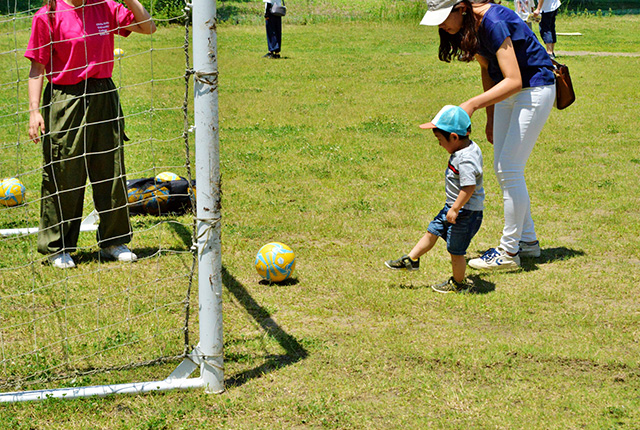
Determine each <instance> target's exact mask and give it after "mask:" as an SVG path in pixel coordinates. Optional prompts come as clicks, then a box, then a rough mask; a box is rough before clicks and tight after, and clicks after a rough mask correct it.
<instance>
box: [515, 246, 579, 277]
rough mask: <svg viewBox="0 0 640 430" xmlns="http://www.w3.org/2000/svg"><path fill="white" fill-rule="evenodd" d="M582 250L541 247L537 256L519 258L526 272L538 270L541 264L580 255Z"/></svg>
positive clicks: (562, 247)
mask: <svg viewBox="0 0 640 430" xmlns="http://www.w3.org/2000/svg"><path fill="white" fill-rule="evenodd" d="M584 254H585V253H584V251H580V250H577V249H571V248H565V247H564V246H561V247H558V248H543V249H542V251H541V253H540V257H538V258H523V259H522V260H521V263H520V264H521V265H522V269H523V270H524V271H526V272H531V271H533V270H538V266H539V265H541V264H549V263H555V262H556V261H565V260H568V259H570V258H574V257H580V256H582V255H584Z"/></svg>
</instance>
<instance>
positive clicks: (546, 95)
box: [421, 0, 556, 270]
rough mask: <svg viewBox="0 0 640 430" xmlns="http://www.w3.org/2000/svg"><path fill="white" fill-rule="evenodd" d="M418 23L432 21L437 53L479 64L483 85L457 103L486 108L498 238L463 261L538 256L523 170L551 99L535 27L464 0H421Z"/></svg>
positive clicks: (491, 262) (548, 69) (506, 261)
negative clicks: (498, 204)
mask: <svg viewBox="0 0 640 430" xmlns="http://www.w3.org/2000/svg"><path fill="white" fill-rule="evenodd" d="M427 5H428V7H429V10H428V12H427V13H426V15H425V16H424V18H423V19H422V22H421V24H422V25H433V26H438V27H439V33H440V49H439V53H438V57H439V58H440V60H442V61H445V62H450V61H451V59H452V58H457V59H459V60H461V61H465V62H470V61H473V60H474V59H475V60H477V61H478V63H479V64H480V70H481V77H482V86H483V88H484V92H483V93H481V94H479V95H477V96H475V97H472V98H470V99H469V100H467V101H465V102H464V103H462V104H461V105H460V107H462V108H463V109H464V110H465V111H467V113H468V114H469V116H472V115H473V113H474V112H475V111H476V110H478V109H482V108H486V110H487V125H486V135H487V139H488V140H489V142H491V143H493V152H494V165H493V167H494V170H495V172H496V176H497V177H498V182H499V183H500V187H501V188H502V193H503V201H504V218H505V225H504V230H503V232H502V238H501V240H500V244H499V245H498V246H497V247H496V248H491V249H489V250H488V251H486V252H485V253H484V254H483V255H482V256H481V257H480V258H475V259H472V260H470V261H469V265H470V266H471V267H473V268H476V269H489V270H491V269H512V268H516V267H519V266H520V257H539V256H540V245H539V243H538V239H537V237H536V233H535V230H534V225H533V219H532V218H531V207H530V201H529V193H528V191H527V185H526V183H525V179H524V169H525V166H526V163H527V160H528V158H529V155H530V154H531V151H532V150H533V147H534V145H535V143H536V140H537V139H538V135H539V134H540V131H541V130H542V127H543V126H544V124H545V122H546V121H547V118H548V117H549V114H550V113H551V109H552V107H553V103H554V100H555V98H556V89H555V78H554V75H553V72H552V67H553V66H552V64H551V60H550V59H549V55H547V52H546V50H545V48H544V47H543V46H542V45H541V44H540V43H539V42H538V40H537V38H536V36H535V34H534V33H533V32H532V31H531V29H529V27H528V26H527V25H526V23H525V22H524V21H522V19H521V18H520V17H518V15H516V13H515V12H514V11H512V10H511V9H509V8H507V7H504V6H501V5H498V4H494V3H492V2H491V3H490V2H487V1H485V2H482V3H477V2H476V3H471V2H470V1H469V0H463V1H460V0H427Z"/></svg>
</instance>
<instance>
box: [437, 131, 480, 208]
mask: <svg viewBox="0 0 640 430" xmlns="http://www.w3.org/2000/svg"><path fill="white" fill-rule="evenodd" d="M444 177H445V181H444V182H445V192H446V193H447V204H448V205H449V206H451V205H453V203H454V202H455V201H456V199H457V198H458V194H460V188H462V187H466V186H469V185H475V186H476V189H475V192H474V193H473V195H472V196H471V198H470V199H469V201H468V202H467V204H465V205H464V206H463V207H462V208H463V209H466V210H470V211H481V210H483V209H484V188H483V186H482V151H481V150H480V147H479V146H478V145H477V144H476V143H475V142H473V141H471V144H470V145H469V146H467V147H466V148H463V149H461V150H459V151H456V152H454V153H453V154H451V157H449V165H448V166H447V170H446V171H445V174H444Z"/></svg>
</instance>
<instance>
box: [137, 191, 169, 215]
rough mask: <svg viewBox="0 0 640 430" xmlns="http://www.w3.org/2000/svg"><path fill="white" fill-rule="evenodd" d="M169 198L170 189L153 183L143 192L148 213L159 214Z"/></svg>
mask: <svg viewBox="0 0 640 430" xmlns="http://www.w3.org/2000/svg"><path fill="white" fill-rule="evenodd" d="M167 200H169V189H168V188H167V187H163V186H155V185H152V186H150V187H147V188H145V189H144V190H143V192H142V204H143V206H144V208H145V210H146V212H147V213H150V214H155V215H158V214H159V213H160V210H161V209H164V207H165V205H166V204H167Z"/></svg>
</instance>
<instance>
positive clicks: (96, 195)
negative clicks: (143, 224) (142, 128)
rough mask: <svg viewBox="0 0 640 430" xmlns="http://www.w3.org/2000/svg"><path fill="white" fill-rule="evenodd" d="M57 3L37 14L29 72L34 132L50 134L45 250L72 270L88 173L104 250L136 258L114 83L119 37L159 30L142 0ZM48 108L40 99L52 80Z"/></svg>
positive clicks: (41, 240)
mask: <svg viewBox="0 0 640 430" xmlns="http://www.w3.org/2000/svg"><path fill="white" fill-rule="evenodd" d="M125 3H126V7H125V6H123V5H121V4H119V3H116V2H115V1H112V0H86V1H83V0H49V2H48V4H47V5H45V6H43V7H42V8H41V9H40V10H39V11H38V12H37V13H36V15H35V16H34V18H33V25H32V31H31V38H30V39H29V44H28V46H27V50H26V53H25V57H27V58H28V59H30V60H31V69H30V71H29V110H30V118H29V136H30V137H31V139H33V141H34V142H36V143H37V142H39V141H40V137H41V135H42V147H43V154H44V169H43V174H42V200H41V201H42V203H41V205H42V206H41V216H40V229H39V232H38V251H39V252H40V253H42V254H45V255H48V259H49V262H50V263H51V265H53V266H54V267H58V268H71V267H75V263H74V261H73V259H72V258H71V255H70V252H73V251H75V249H76V246H77V242H78V236H79V233H80V222H81V219H82V209H83V201H84V187H85V185H86V181H87V178H89V180H90V181H91V185H92V187H93V200H94V205H95V208H96V210H97V211H98V213H99V216H100V226H99V228H98V231H97V234H96V236H97V240H98V245H99V246H100V254H101V256H102V257H104V258H108V259H116V260H119V261H135V260H136V259H137V257H136V255H135V254H134V253H133V252H131V251H130V250H129V248H128V247H127V246H126V244H127V243H129V242H130V241H131V236H132V232H131V224H130V222H129V211H128V209H127V188H126V179H125V168H124V151H123V140H125V139H126V136H125V134H124V118H123V115H122V108H121V106H120V99H119V96H118V92H117V89H116V87H115V85H114V83H113V81H112V80H111V74H112V71H113V47H114V34H119V35H120V36H124V37H126V36H128V35H129V34H130V33H131V32H136V33H143V34H151V33H153V32H155V30H156V27H155V24H154V23H153V20H152V19H151V16H150V15H149V13H148V12H147V11H146V9H145V8H144V7H143V6H142V5H141V4H140V2H139V1H138V0H125ZM45 76H46V78H47V80H48V82H47V85H46V88H45V89H44V95H43V101H42V106H43V108H42V112H41V111H40V97H41V95H42V93H43V91H42V88H43V84H44V77H45Z"/></svg>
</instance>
